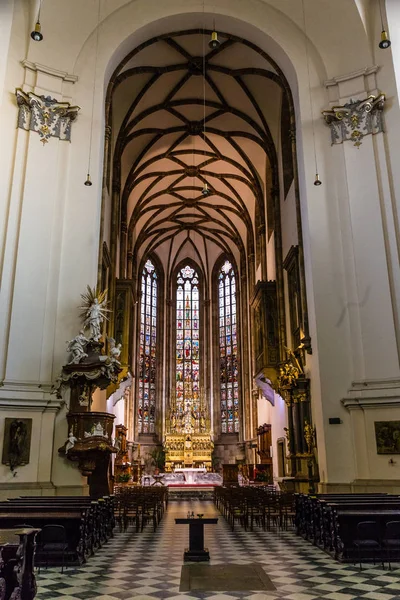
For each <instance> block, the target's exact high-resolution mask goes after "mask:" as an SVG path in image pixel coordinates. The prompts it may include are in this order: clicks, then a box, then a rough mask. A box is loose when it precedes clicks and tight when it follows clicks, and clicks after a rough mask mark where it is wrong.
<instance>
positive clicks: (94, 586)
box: [36, 501, 400, 600]
mask: <svg viewBox="0 0 400 600" xmlns="http://www.w3.org/2000/svg"><path fill="white" fill-rule="evenodd" d="M189 510H190V511H193V512H194V513H195V514H198V513H203V514H204V515H205V516H206V515H207V516H219V517H220V519H219V522H218V525H216V526H213V525H209V526H206V535H205V537H206V544H205V545H206V546H207V547H208V548H209V551H210V554H211V564H249V563H252V564H254V563H258V564H261V565H262V567H263V568H264V570H265V572H266V574H267V575H268V576H269V577H270V578H271V580H272V582H273V583H274V585H275V587H276V590H275V591H273V592H269V591H268V592H260V591H252V592H249V591H247V592H232V591H230V592H212V591H210V592H193V591H191V592H179V584H180V576H181V568H182V564H183V551H184V549H185V547H186V546H187V541H188V540H187V538H188V527H187V526H183V525H175V517H186V515H187V512H188V511H189ZM398 566H399V567H400V565H398ZM36 598H37V600H86V599H88V600H89V599H96V600H131V599H135V600H156V599H164V598H165V599H168V600H191V599H193V600H194V599H197V598H199V599H204V600H236V599H237V598H243V599H246V600H275V599H285V600H320V599H322V598H323V599H325V600H360V599H361V598H363V599H365V600H367V599H368V600H400V568H399V569H394V570H392V571H388V570H387V569H386V570H382V568H381V567H374V566H373V565H371V566H369V565H368V566H367V565H366V566H365V569H363V570H362V571H361V572H360V571H359V570H358V568H357V567H354V566H353V565H343V564H339V563H337V562H335V561H334V560H332V559H331V558H330V557H329V556H327V555H326V554H325V553H324V552H322V551H321V550H319V549H318V548H315V547H313V546H312V545H311V544H309V543H308V542H305V541H304V540H302V539H301V538H298V537H297V536H296V535H295V534H294V533H293V532H278V533H274V532H264V531H262V530H261V529H258V528H255V529H254V531H253V532H250V531H248V532H245V531H244V530H243V529H242V528H241V527H240V526H237V527H236V529H235V531H234V532H232V531H231V530H230V528H229V526H228V524H227V523H226V521H225V520H224V518H223V517H222V516H221V515H219V513H218V511H217V510H216V508H215V507H214V505H213V503H212V502H207V501H203V502H200V501H192V502H170V503H169V506H168V510H167V512H166V514H165V516H164V518H163V520H162V522H161V523H160V526H159V527H158V529H157V531H156V532H155V533H153V531H152V529H151V527H150V526H148V527H147V528H146V529H145V530H144V531H143V532H142V533H136V532H135V531H133V530H131V529H130V530H129V531H128V532H127V533H122V534H120V533H116V534H115V537H114V538H113V540H111V541H110V542H109V543H108V544H106V545H105V546H104V547H103V548H102V549H101V550H99V551H98V552H97V553H96V555H95V556H93V557H92V558H90V560H89V561H88V563H87V564H86V565H84V566H82V567H81V568H69V569H67V571H66V572H64V574H61V573H60V569H47V570H46V569H44V570H42V572H41V573H40V575H39V576H38V594H37V597H36Z"/></svg>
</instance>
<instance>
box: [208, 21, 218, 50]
mask: <svg viewBox="0 0 400 600" xmlns="http://www.w3.org/2000/svg"><path fill="white" fill-rule="evenodd" d="M220 45H221V42H220V41H219V39H218V33H217V32H216V31H215V20H214V27H213V31H212V33H211V39H210V41H209V42H208V47H209V48H211V50H215V49H216V48H219V46H220Z"/></svg>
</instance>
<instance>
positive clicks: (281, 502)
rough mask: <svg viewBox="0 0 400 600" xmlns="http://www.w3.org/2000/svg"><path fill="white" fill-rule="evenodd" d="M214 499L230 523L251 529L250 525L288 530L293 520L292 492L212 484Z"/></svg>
mask: <svg viewBox="0 0 400 600" xmlns="http://www.w3.org/2000/svg"><path fill="white" fill-rule="evenodd" d="M214 502H215V505H216V507H217V508H218V510H219V511H220V512H221V513H222V514H223V516H224V517H225V519H226V520H227V521H228V523H229V524H230V526H231V529H232V531H233V530H234V527H235V522H236V521H238V522H239V524H240V525H241V526H242V527H243V528H244V529H245V530H247V529H250V530H251V531H253V528H254V525H257V526H259V527H262V529H263V530H264V531H265V530H266V529H267V530H270V529H271V528H277V529H285V530H286V529H288V528H289V527H291V526H292V525H293V520H294V515H295V513H294V498H293V494H289V493H284V492H280V491H278V490H276V489H275V488H273V487H270V486H243V487H234V486H230V487H215V488H214Z"/></svg>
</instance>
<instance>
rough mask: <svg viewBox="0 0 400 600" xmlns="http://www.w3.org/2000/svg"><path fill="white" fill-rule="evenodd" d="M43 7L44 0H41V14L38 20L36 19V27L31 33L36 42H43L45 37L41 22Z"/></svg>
mask: <svg viewBox="0 0 400 600" xmlns="http://www.w3.org/2000/svg"><path fill="white" fill-rule="evenodd" d="M41 8H42V0H40V4H39V14H38V18H37V21H36V25H35V29H34V30H33V31H32V33H31V38H32V39H33V40H34V41H35V42H41V41H42V39H43V35H42V26H41V24H40V10H41Z"/></svg>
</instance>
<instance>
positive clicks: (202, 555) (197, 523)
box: [175, 518, 218, 562]
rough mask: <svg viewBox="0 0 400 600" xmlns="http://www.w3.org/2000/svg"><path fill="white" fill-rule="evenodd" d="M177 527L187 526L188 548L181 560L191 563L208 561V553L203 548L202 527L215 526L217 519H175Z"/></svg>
mask: <svg viewBox="0 0 400 600" xmlns="http://www.w3.org/2000/svg"><path fill="white" fill-rule="evenodd" d="M175 523H176V524H177V525H189V548H187V549H186V551H185V553H184V555H183V558H184V560H189V561H192V562H203V561H207V560H210V553H209V551H208V549H207V548H204V525H216V524H217V523H218V519H203V518H201V519H199V518H197V519H175Z"/></svg>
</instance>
